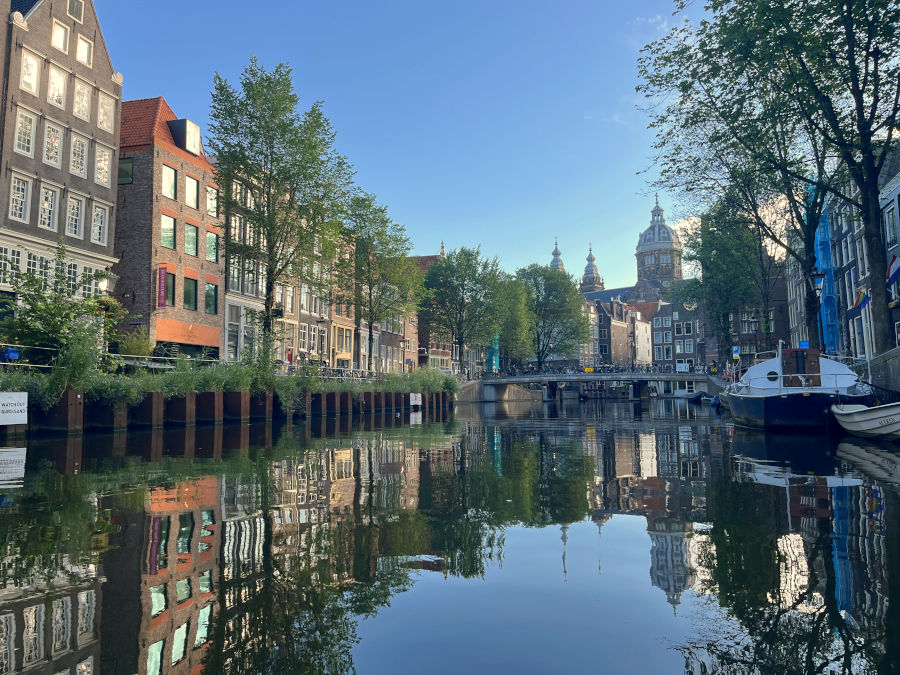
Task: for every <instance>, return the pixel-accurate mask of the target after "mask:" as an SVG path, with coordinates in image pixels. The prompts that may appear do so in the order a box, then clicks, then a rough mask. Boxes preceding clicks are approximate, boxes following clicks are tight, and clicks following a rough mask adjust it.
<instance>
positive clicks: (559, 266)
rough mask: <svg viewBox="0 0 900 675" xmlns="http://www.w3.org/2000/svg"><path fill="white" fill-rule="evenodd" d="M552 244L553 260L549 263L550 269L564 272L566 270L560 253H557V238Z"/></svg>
mask: <svg viewBox="0 0 900 675" xmlns="http://www.w3.org/2000/svg"><path fill="white" fill-rule="evenodd" d="M553 242H554V245H553V260H551V261H550V268H551V269H554V270H559V271H560V272H565V271H566V268H565V265H563V261H562V258H561V257H560V256H562V253H560V251H559V238H558V237H554V238H553Z"/></svg>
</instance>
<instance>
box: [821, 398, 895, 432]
mask: <svg viewBox="0 0 900 675" xmlns="http://www.w3.org/2000/svg"><path fill="white" fill-rule="evenodd" d="M832 412H833V413H834V417H835V419H836V420H837V422H838V424H840V425H841V426H842V427H843V428H844V430H845V431H849V432H850V433H851V434H853V435H854V436H861V437H863V438H883V439H885V440H890V441H897V440H900V403H891V404H888V405H880V406H875V407H872V408H869V407H861V406H859V407H857V409H853V408H852V407H849V406H840V405H837V406H835V407H834V408H833V409H832Z"/></svg>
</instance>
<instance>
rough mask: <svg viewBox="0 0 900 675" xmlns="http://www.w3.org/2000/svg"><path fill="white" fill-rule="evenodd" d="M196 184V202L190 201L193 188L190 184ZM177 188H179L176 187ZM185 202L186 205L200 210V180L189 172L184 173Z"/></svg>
mask: <svg viewBox="0 0 900 675" xmlns="http://www.w3.org/2000/svg"><path fill="white" fill-rule="evenodd" d="M192 184H193V185H194V186H195V187H196V190H195V191H194V203H193V204H192V203H191V202H190V197H191V189H190V186H191V185H192ZM176 189H177V188H176ZM184 204H185V206H189V207H190V208H192V209H194V210H195V211H199V210H200V181H199V180H198V179H197V178H194V177H193V176H191V175H189V174H185V175H184Z"/></svg>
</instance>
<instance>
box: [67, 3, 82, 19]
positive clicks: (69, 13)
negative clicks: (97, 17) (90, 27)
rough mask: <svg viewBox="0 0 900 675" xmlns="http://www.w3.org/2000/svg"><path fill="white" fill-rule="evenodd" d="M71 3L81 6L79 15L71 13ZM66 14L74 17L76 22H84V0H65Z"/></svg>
mask: <svg viewBox="0 0 900 675" xmlns="http://www.w3.org/2000/svg"><path fill="white" fill-rule="evenodd" d="M72 3H75V4H76V5H77V6H79V7H81V16H75V15H74V14H72ZM66 14H68V15H69V16H70V17H72V18H73V19H75V21H77V22H78V23H84V0H66Z"/></svg>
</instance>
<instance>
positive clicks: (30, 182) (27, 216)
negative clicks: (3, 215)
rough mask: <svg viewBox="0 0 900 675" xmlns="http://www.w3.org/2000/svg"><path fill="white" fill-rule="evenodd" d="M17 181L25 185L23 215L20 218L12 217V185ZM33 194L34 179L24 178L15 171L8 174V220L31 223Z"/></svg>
mask: <svg viewBox="0 0 900 675" xmlns="http://www.w3.org/2000/svg"><path fill="white" fill-rule="evenodd" d="M16 179H18V180H21V181H22V182H23V183H25V199H24V204H23V206H24V214H23V216H22V217H19V216H16V215H13V210H12V206H13V184H14V181H15V180H16ZM33 194H34V178H31V177H29V176H26V175H24V174H21V173H16V172H15V171H13V172H10V177H9V204H8V208H7V216H8V217H9V219H10V220H15V221H16V222H18V223H29V222H31V197H32V196H33Z"/></svg>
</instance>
